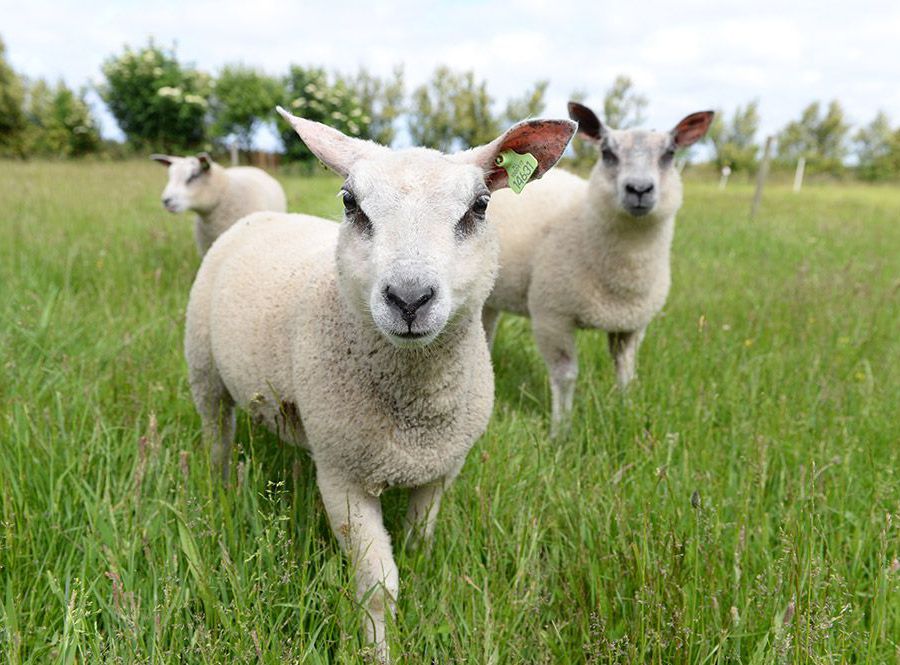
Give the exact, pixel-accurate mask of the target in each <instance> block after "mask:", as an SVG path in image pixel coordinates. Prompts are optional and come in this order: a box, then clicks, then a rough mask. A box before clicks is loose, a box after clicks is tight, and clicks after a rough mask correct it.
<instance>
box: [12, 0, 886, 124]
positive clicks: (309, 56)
mask: <svg viewBox="0 0 900 665" xmlns="http://www.w3.org/2000/svg"><path fill="white" fill-rule="evenodd" d="M751 9H752V13H751V12H750V10H751ZM0 16H3V17H4V18H3V26H2V28H0V34H2V37H3V38H4V40H5V41H6V43H7V48H8V54H9V56H10V59H11V60H12V62H13V65H14V67H16V68H17V69H18V70H19V71H20V72H22V73H24V74H26V75H28V76H30V77H37V76H43V77H47V78H51V79H55V78H58V77H62V78H64V79H65V80H66V81H67V82H68V83H70V84H72V85H82V84H85V83H87V82H88V81H89V80H90V79H96V78H98V77H99V75H100V74H99V70H100V65H101V63H102V62H103V60H104V59H105V58H106V57H108V56H109V55H111V54H114V53H117V52H119V51H120V50H121V48H122V46H123V44H125V43H126V42H127V43H130V44H133V45H140V44H142V43H144V42H145V41H146V39H147V38H148V36H150V35H152V36H153V37H154V38H155V39H156V41H157V42H158V43H160V44H163V45H172V44H176V45H177V50H178V55H179V57H180V58H181V59H182V60H183V61H186V62H193V63H195V64H196V65H197V66H199V67H201V68H203V69H207V70H210V71H216V70H218V69H219V68H221V67H222V65H224V64H226V63H229V62H236V61H240V62H244V63H247V64H251V65H256V66H259V67H261V68H263V69H265V70H267V71H268V72H270V73H283V72H285V71H286V69H287V66H288V65H289V64H290V63H299V64H320V65H324V66H326V67H329V68H336V69H340V70H342V71H352V70H355V69H356V68H357V67H359V66H363V65H364V66H366V67H367V68H368V69H369V70H370V71H373V72H375V73H378V74H382V75H386V74H388V73H390V71H391V70H392V69H393V67H394V66H395V65H396V64H403V65H404V68H405V72H406V77H407V83H408V85H409V87H412V86H415V85H418V84H419V83H422V82H423V81H425V80H426V79H427V78H428V76H429V75H430V73H431V72H432V71H433V70H434V68H435V67H436V66H437V65H438V64H442V63H446V64H449V65H451V66H453V67H456V68H471V69H474V70H475V72H476V74H477V75H478V76H480V77H483V78H486V79H487V80H488V82H489V89H490V91H491V93H492V94H493V95H494V96H495V97H496V98H497V99H498V102H499V103H500V104H502V103H503V102H504V101H505V99H507V98H508V97H511V96H514V95H519V94H521V93H522V91H524V90H525V89H526V88H528V87H529V86H530V85H531V84H532V83H533V82H534V81H535V80H538V79H542V78H548V79H550V80H551V86H550V89H549V91H548V107H547V111H546V113H547V114H548V115H563V114H565V101H566V99H567V97H568V95H569V94H570V93H571V92H572V91H573V90H576V89H581V90H585V91H587V92H588V93H589V98H588V102H589V103H592V104H595V105H599V104H600V102H601V100H602V95H603V92H604V90H605V89H606V88H607V87H608V86H609V84H610V83H611V82H612V80H613V78H614V77H615V76H616V75H617V74H620V73H624V74H628V75H630V76H632V78H634V80H635V81H636V83H637V86H638V88H639V89H640V90H641V92H643V93H644V94H646V95H647V96H648V97H649V98H650V102H651V104H650V108H649V109H648V124H649V125H651V126H655V127H667V126H670V125H671V124H673V123H674V122H675V121H677V120H678V118H680V117H681V116H682V115H684V114H685V113H687V112H690V111H693V110H697V109H699V108H708V107H713V108H724V109H726V110H728V111H730V110H731V109H733V108H734V107H735V106H736V105H738V104H744V103H746V102H747V101H749V100H751V99H754V98H759V99H760V102H761V111H762V115H763V131H764V132H765V133H771V132H774V131H776V130H777V129H778V128H779V127H781V126H783V125H784V124H785V123H786V122H788V121H789V120H791V119H792V118H794V117H797V116H798V115H799V113H800V111H801V109H802V108H803V107H804V106H805V105H806V104H807V103H809V102H810V101H813V100H816V99H818V100H823V101H827V100H830V99H833V98H837V99H839V100H840V101H841V102H842V103H843V104H844V105H845V107H846V109H847V111H848V114H849V115H850V117H851V118H852V119H853V120H854V121H856V122H860V123H861V122H867V121H868V120H869V119H871V117H873V116H874V115H875V113H876V111H877V110H879V109H884V110H885V111H887V112H888V113H889V114H890V115H891V117H892V118H893V120H894V122H895V123H900V90H898V88H900V84H898V81H900V40H898V35H900V4H898V3H897V2H896V0H860V1H858V2H855V3H852V4H851V3H844V2H841V3H835V2H827V1H825V2H816V3H812V2H802V3H784V2H783V0H758V1H757V2H756V3H754V5H753V6H752V7H748V5H747V4H746V2H743V1H742V2H737V1H733V0H723V1H720V2H718V3H715V4H711V3H709V2H708V1H707V0H680V2H678V3H668V2H665V1H664V0H644V2H642V3H640V4H634V3H631V4H623V3H618V4H610V3H597V2H592V1H590V0H580V1H579V0H521V1H520V2H517V3H515V4H510V3H505V2H500V1H499V0H489V1H487V2H476V1H475V0H463V1H461V2H460V1H456V2H449V1H444V2H432V3H422V2H413V0H380V1H379V2H377V3H361V2H353V1H350V2H347V1H345V2H341V3H336V2H330V3H323V2H304V3H290V2H285V0H279V1H276V0H254V2H252V3H243V2H238V0H218V1H213V0H191V1H190V2H184V0H158V1H157V2H154V3H153V4H152V5H147V4H146V3H133V2H124V1H123V0H94V2H92V3H90V4H89V5H86V4H85V3H83V2H80V1H76V0H55V1H54V2H52V3H50V2H46V1H44V2H42V1H41V0H35V1H33V2H21V0H0Z"/></svg>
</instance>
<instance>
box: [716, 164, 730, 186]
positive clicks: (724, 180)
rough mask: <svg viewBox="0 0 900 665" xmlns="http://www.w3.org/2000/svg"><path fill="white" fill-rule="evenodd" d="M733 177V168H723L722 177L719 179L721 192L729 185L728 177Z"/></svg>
mask: <svg viewBox="0 0 900 665" xmlns="http://www.w3.org/2000/svg"><path fill="white" fill-rule="evenodd" d="M730 175H731V167H730V166H723V167H722V177H721V178H719V191H721V190H723V189H725V185H727V184H728V176H730Z"/></svg>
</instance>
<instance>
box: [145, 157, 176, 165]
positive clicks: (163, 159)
mask: <svg viewBox="0 0 900 665" xmlns="http://www.w3.org/2000/svg"><path fill="white" fill-rule="evenodd" d="M150 159H152V160H153V161H154V162H159V163H160V164H164V165H166V166H171V165H172V159H173V158H172V157H169V156H168V155H156V154H154V155H150Z"/></svg>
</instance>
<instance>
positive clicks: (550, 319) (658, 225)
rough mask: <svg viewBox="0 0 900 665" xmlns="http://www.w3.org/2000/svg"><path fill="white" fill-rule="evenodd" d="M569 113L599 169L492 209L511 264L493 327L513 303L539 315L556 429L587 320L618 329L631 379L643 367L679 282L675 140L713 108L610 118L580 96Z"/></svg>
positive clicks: (556, 177)
mask: <svg viewBox="0 0 900 665" xmlns="http://www.w3.org/2000/svg"><path fill="white" fill-rule="evenodd" d="M569 116H570V117H571V118H572V119H573V120H576V121H577V122H578V131H579V132H580V133H581V134H582V135H583V136H585V137H586V138H587V139H588V140H590V141H593V142H594V143H595V144H596V145H597V147H598V148H599V150H600V156H601V158H600V160H599V161H598V162H597V164H596V165H595V166H594V168H593V170H592V171H591V175H590V179H589V180H587V181H585V180H583V179H582V178H579V177H578V176H575V175H572V174H571V173H566V172H564V171H560V170H559V169H557V170H555V171H554V172H553V173H550V174H548V176H547V177H546V178H544V179H543V180H541V181H540V182H537V183H535V184H533V185H530V186H529V187H528V189H526V190H525V191H524V192H523V193H522V195H521V196H514V195H511V194H509V193H508V192H498V193H497V195H495V196H494V197H493V199H492V200H491V205H490V208H489V209H488V223H489V224H491V225H493V226H496V227H497V230H498V233H499V235H500V274H499V276H498V278H497V283H496V285H495V286H494V290H493V292H492V293H491V295H490V297H489V298H488V301H487V305H486V306H485V310H484V325H485V330H486V332H487V335H488V340H489V341H490V340H491V338H492V337H493V333H494V329H495V326H496V323H497V317H498V315H499V312H500V311H501V310H502V311H507V312H514V313H516V314H522V315H524V316H530V317H531V319H532V328H533V330H534V335H535V341H536V342H537V346H538V349H539V351H540V353H541V355H542V356H543V358H544V362H545V363H546V364H547V368H548V369H549V372H550V388H551V394H552V416H551V423H552V425H551V431H552V433H553V434H554V435H556V434H560V433H562V432H564V431H565V429H566V427H567V425H568V421H569V415H570V413H571V410H572V400H573V395H574V391H575V380H576V378H577V376H578V360H577V357H576V347H575V330H576V329H579V328H599V329H601V330H605V331H607V333H609V350H610V353H611V354H612V357H613V359H614V361H615V366H616V377H617V380H618V384H619V386H620V387H621V388H625V387H626V386H627V385H628V383H629V382H630V381H631V380H632V379H633V378H634V375H635V364H636V356H637V351H638V347H639V346H640V343H641V340H642V339H643V337H644V331H645V330H646V328H647V325H648V324H649V323H650V321H651V320H652V319H653V317H654V316H656V314H657V313H658V312H659V311H660V309H662V307H663V305H664V304H665V302H666V297H667V295H668V293H669V282H670V276H669V250H670V246H671V243H672V235H673V232H674V228H675V214H676V213H677V212H678V209H679V208H680V207H681V200H682V187H681V178H680V176H679V175H678V171H677V170H676V168H675V166H674V161H675V151H676V150H678V149H680V148H686V147H688V146H690V145H692V144H693V143H695V142H696V141H698V140H699V139H701V138H702V137H703V136H704V135H705V134H706V131H707V129H708V128H709V125H710V122H712V118H713V113H712V112H711V111H703V112H700V113H694V114H692V115H689V116H687V117H686V118H684V120H682V121H681V122H679V123H678V124H677V125H676V126H675V128H674V129H673V130H672V131H670V132H654V131H645V130H637V129H631V130H613V129H609V128H607V127H605V126H604V125H603V124H602V123H601V122H600V120H599V119H598V118H597V116H596V115H594V112H593V111H591V110H590V109H589V108H587V107H585V106H582V105H581V104H577V103H575V102H570V103H569Z"/></svg>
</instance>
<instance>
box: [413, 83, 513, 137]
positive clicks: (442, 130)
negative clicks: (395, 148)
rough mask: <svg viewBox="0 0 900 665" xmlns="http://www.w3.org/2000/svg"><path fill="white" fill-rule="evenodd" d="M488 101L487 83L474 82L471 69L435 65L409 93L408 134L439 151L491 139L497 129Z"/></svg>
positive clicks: (496, 122) (490, 103)
mask: <svg viewBox="0 0 900 665" xmlns="http://www.w3.org/2000/svg"><path fill="white" fill-rule="evenodd" d="M492 103H493V99H492V98H491V96H490V95H489V94H488V91H487V83H486V82H485V81H476V80H475V74H474V73H473V72H471V71H468V72H462V73H456V72H453V71H452V70H450V69H449V68H448V67H445V66H441V67H438V68H437V69H436V70H435V72H434V74H433V75H432V77H431V80H430V81H429V82H428V83H425V84H423V85H421V86H419V87H418V88H416V89H415V90H414V91H413V93H412V101H411V108H410V112H409V133H410V136H411V137H412V139H413V141H414V142H415V143H416V144H417V145H423V146H426V147H429V148H437V149H439V150H443V151H451V150H458V149H466V148H470V147H472V146H475V145H480V144H482V143H486V142H488V141H491V140H492V139H494V138H495V137H496V135H497V134H498V133H499V131H500V128H499V124H500V123H499V122H498V120H497V118H496V117H495V116H494V115H493V112H492V111H491V105H492Z"/></svg>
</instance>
